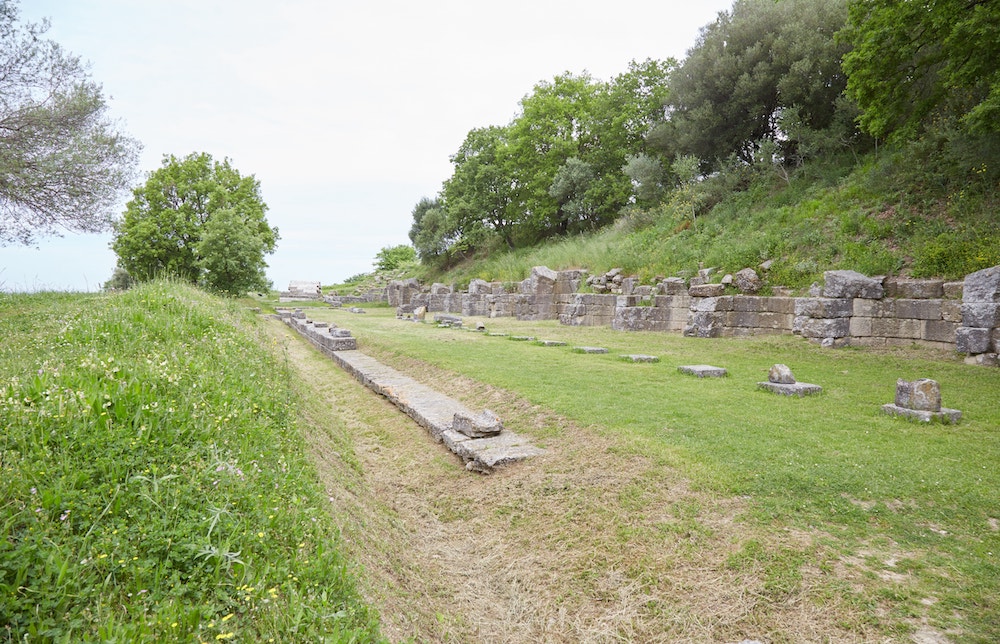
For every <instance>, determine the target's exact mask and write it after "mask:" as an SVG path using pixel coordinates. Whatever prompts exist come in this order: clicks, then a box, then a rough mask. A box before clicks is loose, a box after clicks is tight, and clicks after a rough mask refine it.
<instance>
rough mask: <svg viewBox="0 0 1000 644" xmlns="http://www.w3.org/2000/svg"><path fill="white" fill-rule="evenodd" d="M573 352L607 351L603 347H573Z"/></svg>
mask: <svg viewBox="0 0 1000 644" xmlns="http://www.w3.org/2000/svg"><path fill="white" fill-rule="evenodd" d="M573 351H574V353H607V352H608V350H607V349H605V348H604V347H573Z"/></svg>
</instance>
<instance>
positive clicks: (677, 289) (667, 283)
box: [660, 277, 688, 295]
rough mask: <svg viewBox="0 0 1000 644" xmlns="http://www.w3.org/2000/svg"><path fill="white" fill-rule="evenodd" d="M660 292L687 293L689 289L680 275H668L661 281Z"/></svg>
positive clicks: (671, 293) (670, 293)
mask: <svg viewBox="0 0 1000 644" xmlns="http://www.w3.org/2000/svg"><path fill="white" fill-rule="evenodd" d="M660 292H661V293H663V294H664V295H687V292H688V289H687V286H685V285H684V280H683V279H681V278H679V277H668V278H667V279H665V280H663V281H662V282H660Z"/></svg>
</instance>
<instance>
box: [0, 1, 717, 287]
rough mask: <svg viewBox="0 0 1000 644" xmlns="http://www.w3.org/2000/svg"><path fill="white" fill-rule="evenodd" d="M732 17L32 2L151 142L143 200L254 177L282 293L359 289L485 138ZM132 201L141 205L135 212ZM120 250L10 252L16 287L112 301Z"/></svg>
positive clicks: (90, 243) (513, 6)
mask: <svg viewBox="0 0 1000 644" xmlns="http://www.w3.org/2000/svg"><path fill="white" fill-rule="evenodd" d="M731 5H732V0H699V1H691V0H685V1H678V0H659V1H647V0H619V1H617V2H595V1H592V0H504V1H503V2H476V1H474V0H425V1H423V2H420V1H414V0H355V1H353V2H349V3H348V2H344V1H342V0H281V1H275V0H268V1H266V2H265V1H260V0H171V2H166V1H165V0H138V1H137V0H21V2H20V9H21V17H22V19H26V20H30V21H34V22H37V21H39V20H40V19H41V18H43V17H48V18H50V19H51V21H52V28H51V30H50V31H49V33H48V36H49V37H50V38H51V39H53V40H55V41H57V42H58V43H59V44H60V45H62V46H63V47H64V48H65V49H67V50H68V51H70V52H72V53H74V54H76V55H78V56H80V57H81V58H82V59H83V60H86V61H89V62H90V63H91V75H92V77H93V79H94V80H96V81H97V82H99V83H101V84H102V85H103V86H104V92H105V96H106V97H107V98H108V99H109V106H110V113H111V115H112V117H113V118H116V119H119V120H120V121H121V122H122V125H123V129H124V130H125V131H126V132H127V133H128V134H129V135H131V136H132V137H133V138H136V139H138V140H139V141H141V142H142V144H143V146H144V149H143V153H142V157H141V165H140V169H139V171H140V175H139V179H138V182H139V183H141V182H142V181H144V180H145V177H146V175H147V174H148V173H149V172H151V171H153V170H156V169H157V168H159V167H160V165H161V159H162V158H163V156H164V155H165V154H173V155H175V156H178V157H182V156H185V155H187V154H189V153H191V152H208V153H209V154H211V155H212V156H213V157H214V158H216V159H220V160H221V159H223V158H226V157H228V158H229V159H230V160H231V162H232V164H233V165H234V167H236V168H237V169H238V170H239V171H240V172H241V173H242V174H244V175H249V174H252V175H254V176H255V177H256V178H257V179H258V180H259V181H260V184H261V192H262V194H263V197H264V201H265V202H266V203H267V205H268V207H269V210H268V212H267V219H268V222H269V223H270V224H271V225H272V226H277V227H278V229H279V232H280V235H281V239H280V241H279V242H278V247H277V251H276V252H275V253H274V254H273V255H270V256H268V258H267V262H268V264H269V268H268V270H267V274H268V277H269V278H270V279H271V280H273V281H274V285H275V287H276V288H279V289H283V288H287V285H288V282H289V281H291V280H319V281H322V282H323V283H324V284H329V283H334V282H340V281H343V280H344V279H346V278H347V277H350V276H352V275H355V274H357V273H362V272H368V271H370V270H371V269H372V261H373V259H374V257H375V254H376V253H377V252H378V251H379V250H380V249H381V248H383V247H385V246H393V245H396V244H408V243H409V238H408V237H407V234H408V232H409V229H410V224H411V222H412V217H411V212H412V210H413V206H414V205H415V204H416V203H417V202H418V201H419V200H420V198H421V197H425V196H426V197H433V196H435V195H436V194H437V193H438V191H439V190H440V189H441V183H442V182H443V181H444V180H445V179H447V178H448V177H449V176H450V175H451V170H452V168H451V164H450V162H449V161H448V157H449V156H450V155H451V154H453V153H454V152H455V151H456V150H457V149H458V147H459V145H460V144H461V143H462V141H463V140H464V138H465V135H466V134H467V133H468V132H469V130H471V129H473V128H477V127H485V126H488V125H505V124H507V123H509V122H510V121H511V119H512V118H513V117H514V116H515V115H516V114H517V110H518V102H519V101H520V99H521V98H522V97H523V96H525V95H526V94H529V93H531V91H532V88H533V87H534V85H535V84H536V83H538V82H540V81H546V80H551V79H552V78H553V77H554V76H556V75H558V74H561V73H565V72H571V73H574V74H579V73H582V72H584V71H586V72H589V73H590V74H591V75H592V76H593V77H594V78H597V79H600V80H610V79H611V78H613V77H614V76H616V75H618V74H620V73H622V72H625V71H626V70H627V68H628V63H629V61H631V60H637V61H642V60H645V59H647V58H654V59H660V60H662V59H666V58H669V57H674V58H677V59H678V60H680V59H683V58H684V55H685V52H686V51H687V50H688V49H689V48H690V47H691V46H692V45H693V44H694V42H695V39H696V38H697V36H698V30H699V29H700V28H701V27H703V26H705V25H707V24H708V23H710V22H712V21H714V19H715V17H716V15H717V14H718V12H720V11H724V10H728V9H729V8H730V7H731ZM128 196H129V195H123V198H122V205H121V207H120V208H119V209H118V211H119V212H120V211H122V210H124V203H125V201H126V200H127V198H128ZM110 239H111V237H110V235H80V234H72V233H67V234H66V235H65V236H64V237H62V238H44V239H42V240H40V241H38V242H37V244H36V246H37V248H35V247H32V248H24V247H15V246H7V247H0V288H2V289H6V290H22V291H24V290H27V291H35V290H42V289H55V290H79V291H83V290H91V291H93V290H98V289H99V288H100V286H101V284H102V283H103V282H104V281H106V280H107V279H108V278H109V277H110V276H111V273H112V271H113V270H114V266H115V255H114V253H112V252H111V250H110V249H109V248H108V244H109V242H110Z"/></svg>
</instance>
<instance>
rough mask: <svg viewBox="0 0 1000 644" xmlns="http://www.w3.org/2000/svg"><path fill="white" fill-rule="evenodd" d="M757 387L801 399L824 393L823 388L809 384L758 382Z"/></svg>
mask: <svg viewBox="0 0 1000 644" xmlns="http://www.w3.org/2000/svg"><path fill="white" fill-rule="evenodd" d="M757 387H758V388H759V389H764V390H765V391H770V392H771V393H775V394H781V395H782V396H798V397H799V398H801V397H803V396H811V395H813V394H818V393H821V392H822V391H823V388H822V387H820V386H819V385H813V384H810V383H808V382H793V383H781V382H758V383H757Z"/></svg>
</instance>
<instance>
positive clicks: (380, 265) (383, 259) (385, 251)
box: [375, 244, 417, 271]
mask: <svg viewBox="0 0 1000 644" xmlns="http://www.w3.org/2000/svg"><path fill="white" fill-rule="evenodd" d="M416 259H417V251H416V250H414V248H413V246H407V245H406V244H400V245H398V246H385V247H383V248H382V250H380V251H379V252H378V253H376V255H375V268H377V269H378V270H380V271H392V270H396V269H397V268H399V267H401V266H405V265H407V264H411V263H413V262H415V261H416Z"/></svg>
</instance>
